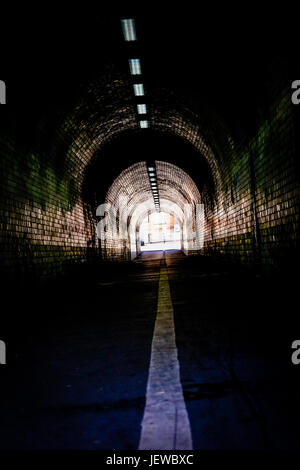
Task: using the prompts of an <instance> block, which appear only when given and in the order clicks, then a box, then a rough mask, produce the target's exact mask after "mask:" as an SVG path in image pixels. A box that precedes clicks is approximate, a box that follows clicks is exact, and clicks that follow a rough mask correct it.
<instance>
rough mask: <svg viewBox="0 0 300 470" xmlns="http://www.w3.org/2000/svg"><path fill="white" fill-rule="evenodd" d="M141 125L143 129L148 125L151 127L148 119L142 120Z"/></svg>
mask: <svg viewBox="0 0 300 470" xmlns="http://www.w3.org/2000/svg"><path fill="white" fill-rule="evenodd" d="M140 126H141V129H146V128H147V127H149V123H148V121H140ZM153 181H155V179H153Z"/></svg>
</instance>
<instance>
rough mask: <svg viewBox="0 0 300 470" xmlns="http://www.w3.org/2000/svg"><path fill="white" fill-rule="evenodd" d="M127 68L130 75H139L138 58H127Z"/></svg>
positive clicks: (139, 64)
mask: <svg viewBox="0 0 300 470" xmlns="http://www.w3.org/2000/svg"><path fill="white" fill-rule="evenodd" d="M129 68H130V73H131V75H141V73H142V69H141V63H140V59H129Z"/></svg>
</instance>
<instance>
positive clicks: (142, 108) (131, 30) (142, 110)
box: [121, 18, 149, 129]
mask: <svg viewBox="0 0 300 470" xmlns="http://www.w3.org/2000/svg"><path fill="white" fill-rule="evenodd" d="M121 24H122V30H123V35H124V39H125V41H136V40H137V38H136V32H135V21H134V19H133V18H130V19H123V20H121ZM129 69H130V73H131V75H132V76H135V75H142V67H141V61H140V59H129ZM133 91H134V95H135V96H136V97H141V96H145V90H144V85H143V83H134V84H133ZM137 113H138V115H146V114H147V106H146V104H145V103H143V104H137ZM139 123H140V127H141V129H147V128H148V127H149V121H148V120H146V119H141V120H140V121H139Z"/></svg>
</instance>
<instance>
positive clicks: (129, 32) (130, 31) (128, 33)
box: [121, 18, 136, 41]
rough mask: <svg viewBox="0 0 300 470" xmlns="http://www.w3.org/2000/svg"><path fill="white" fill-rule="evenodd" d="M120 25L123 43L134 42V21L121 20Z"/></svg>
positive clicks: (131, 19)
mask: <svg viewBox="0 0 300 470" xmlns="http://www.w3.org/2000/svg"><path fill="white" fill-rule="evenodd" d="M121 24H122V30H123V35H124V39H125V41H136V33H135V21H134V19H133V18H130V19H126V20H121Z"/></svg>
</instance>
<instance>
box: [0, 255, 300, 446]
mask: <svg viewBox="0 0 300 470" xmlns="http://www.w3.org/2000/svg"><path fill="white" fill-rule="evenodd" d="M162 268H163V270H164V271H163V276H165V277H164V278H163V282H164V284H163V285H161V288H163V289H169V294H168V293H167V299H168V302H169V303H168V305H169V307H168V312H169V313H168V314H169V315H171V316H170V319H171V320H172V318H173V324H174V327H173V330H172V331H171V333H172V335H174V339H175V345H176V350H174V349H173V352H174V351H175V353H176V354H175V355H173V356H172V357H173V359H172V361H173V362H172V363H170V362H169V363H168V361H166V362H163V361H162V362H161V363H160V369H157V370H158V371H159V373H158V374H157V370H156V380H159V376H160V374H162V375H163V374H164V373H167V374H168V373H169V372H170V370H169V369H170V367H173V365H174V364H175V366H174V367H175V368H177V367H178V374H177V372H176V374H173V375H172V374H171V377H173V378H174V377H175V378H176V377H177V379H178V380H177V382H176V387H177V388H176V390H177V392H178V391H179V393H180V394H182V397H183V401H182V403H181V405H180V406H181V408H180V409H181V410H183V411H184V410H186V416H185V419H187V421H185V426H186V427H185V429H186V430H187V431H186V432H189V431H188V430H190V432H191V441H192V446H193V449H200V450H233V451H235V450H287V449H289V450H297V449H298V446H299V438H300V430H299V422H300V402H299V392H300V380H299V377H300V375H299V374H300V366H299V369H297V366H294V365H293V364H292V362H291V353H292V351H291V343H292V341H293V340H295V339H297V336H299V334H298V333H297V332H299V320H298V318H297V317H298V315H297V311H296V308H295V298H296V292H295V286H294V285H293V284H292V283H291V281H290V279H285V280H284V279H277V280H274V279H272V280H266V279H264V278H262V277H260V276H257V275H254V274H253V273H252V272H248V271H247V270H242V269H240V268H238V267H235V266H229V265H225V264H222V263H216V262H214V261H212V260H210V259H207V258H205V257H198V256H191V257H186V256H184V255H183V254H182V253H181V252H180V251H176V250H170V251H166V252H163V251H155V252H144V253H143V254H142V256H141V257H139V258H138V259H137V260H136V261H135V262H133V263H125V264H120V263H116V264H113V267H111V266H109V265H108V266H106V267H105V269H104V267H101V266H100V267H99V268H97V269H93V271H92V272H91V273H81V274H80V272H79V273H78V276H77V277H76V278H75V279H73V281H72V282H69V283H68V284H63V283H61V284H53V285H51V286H46V287H42V288H40V287H36V288H34V287H33V288H32V290H29V291H27V292H26V293H22V295H21V293H19V294H18V293H16V296H15V298H14V299H13V301H12V302H11V304H10V307H9V309H8V310H6V312H7V314H8V315H9V318H10V322H9V327H8V328H7V340H6V343H7V365H6V366H1V367H0V380H1V382H0V383H1V388H0V399H1V402H0V420H1V426H0V449H2V450H15V449H17V450H40V449H44V450H51V449H72V450H74V449H76V450H80V449H82V450H83V449H84V450H97V449H105V450H112V449H115V450H135V449H138V448H139V444H140V440H141V432H142V423H143V419H144V414H145V409H146V404H147V397H148V398H149V395H148V394H149V387H147V385H149V371H150V368H151V360H152V358H153V338H154V336H153V335H154V331H155V324H156V320H157V316H158V311H159V308H158V306H159V305H162V304H161V302H159V292H160V280H161V281H162ZM166 283H167V284H166ZM168 334H170V331H169V333H168ZM176 361H178V362H176ZM170 364H173V365H171V366H170ZM163 367H164V369H163ZM164 371H165V372H164ZM157 377H158V379H157ZM172 380H173V379H172ZM152 390H153V388H152ZM177 392H176V393H177ZM166 393H167V395H168V394H169V392H168V390H167V389H166ZM168 396H169V402H168V403H170V400H171V401H172V398H171V399H170V396H171V395H168ZM176 396H177V395H176ZM180 396H181V395H180ZM152 399H153V396H152ZM154 404H155V403H154ZM162 420H163V418H162ZM187 423H188V426H187Z"/></svg>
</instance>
